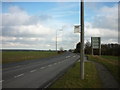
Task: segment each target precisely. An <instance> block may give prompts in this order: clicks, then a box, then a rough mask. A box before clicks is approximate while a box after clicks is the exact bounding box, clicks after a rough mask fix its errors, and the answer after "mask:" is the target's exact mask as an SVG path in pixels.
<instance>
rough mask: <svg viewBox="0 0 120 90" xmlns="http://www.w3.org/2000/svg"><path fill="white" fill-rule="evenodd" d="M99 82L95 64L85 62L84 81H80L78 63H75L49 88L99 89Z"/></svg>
mask: <svg viewBox="0 0 120 90" xmlns="http://www.w3.org/2000/svg"><path fill="white" fill-rule="evenodd" d="M101 86H102V84H101V80H100V78H99V75H98V72H97V70H96V67H95V64H94V63H91V62H85V79H84V80H81V79H80V63H79V62H77V63H76V64H75V66H74V67H72V68H70V69H69V70H68V71H67V72H66V73H65V74H64V75H63V76H62V77H60V78H59V79H58V80H57V81H56V82H54V83H53V84H52V85H51V86H50V87H49V88H101Z"/></svg>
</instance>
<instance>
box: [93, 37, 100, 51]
mask: <svg viewBox="0 0 120 90" xmlns="http://www.w3.org/2000/svg"><path fill="white" fill-rule="evenodd" d="M100 42H101V40H100V37H91V45H92V48H94V49H98V48H101V43H100Z"/></svg>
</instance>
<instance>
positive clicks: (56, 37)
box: [56, 30, 57, 52]
mask: <svg viewBox="0 0 120 90" xmlns="http://www.w3.org/2000/svg"><path fill="white" fill-rule="evenodd" d="M56 52H57V30H56Z"/></svg>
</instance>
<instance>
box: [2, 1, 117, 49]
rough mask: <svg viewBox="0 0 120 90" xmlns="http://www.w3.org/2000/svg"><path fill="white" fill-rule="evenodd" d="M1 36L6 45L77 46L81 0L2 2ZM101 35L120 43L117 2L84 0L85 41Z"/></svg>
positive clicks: (46, 47) (27, 47) (15, 46)
mask: <svg viewBox="0 0 120 90" xmlns="http://www.w3.org/2000/svg"><path fill="white" fill-rule="evenodd" d="M1 8H2V11H1V12H0V15H1V18H2V22H1V21H0V23H1V25H2V27H1V28H2V29H1V32H2V34H1V35H0V39H1V41H2V43H1V45H2V47H1V48H4V49H42V50H48V49H52V50H55V47H56V46H55V44H56V42H55V41H56V32H57V38H58V39H57V41H58V49H59V48H60V47H63V48H64V49H66V50H68V49H74V48H75V47H76V44H77V43H78V42H79V40H80V39H79V34H78V33H74V25H79V24H80V3H79V2H2V6H1ZM94 36H97V37H101V40H102V43H118V3H117V2H85V42H86V41H90V38H91V37H94Z"/></svg>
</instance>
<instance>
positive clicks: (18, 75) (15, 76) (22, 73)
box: [14, 73, 24, 78]
mask: <svg viewBox="0 0 120 90" xmlns="http://www.w3.org/2000/svg"><path fill="white" fill-rule="evenodd" d="M23 75H24V73H22V74H19V75H17V76H14V78H17V77H20V76H23Z"/></svg>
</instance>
